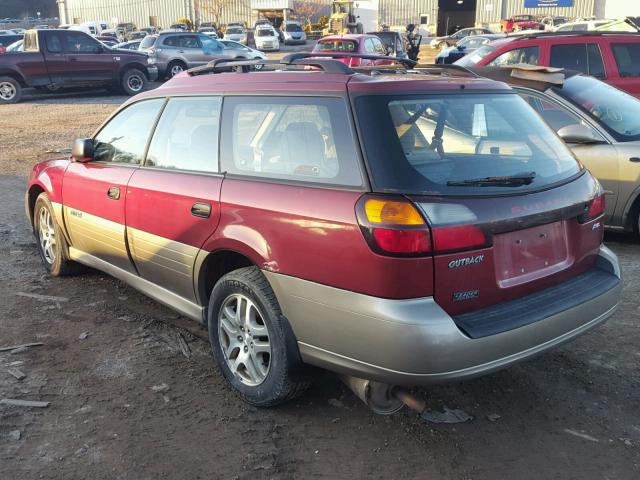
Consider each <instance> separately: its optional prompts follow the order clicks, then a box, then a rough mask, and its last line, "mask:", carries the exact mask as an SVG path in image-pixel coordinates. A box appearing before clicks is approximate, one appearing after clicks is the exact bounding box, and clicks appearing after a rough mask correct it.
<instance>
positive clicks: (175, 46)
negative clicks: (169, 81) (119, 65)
mask: <svg viewBox="0 0 640 480" xmlns="http://www.w3.org/2000/svg"><path fill="white" fill-rule="evenodd" d="M139 51H141V52H145V53H146V54H147V55H148V56H149V61H150V62H151V63H153V64H154V65H156V66H157V67H158V74H159V78H165V77H166V78H171V77H173V76H175V75H177V74H178V73H180V72H182V71H184V70H187V69H188V68H193V67H198V66H200V65H205V64H207V63H209V62H210V61H211V60H215V59H218V58H226V57H227V52H225V50H224V46H223V45H222V44H221V43H220V42H219V41H218V40H216V39H215V38H211V37H209V36H208V35H205V34H204V33H195V32H194V33H191V32H161V33H160V34H158V35H148V36H146V37H145V38H143V39H142V43H140V47H139Z"/></svg>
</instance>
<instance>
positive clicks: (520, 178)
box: [447, 172, 536, 187]
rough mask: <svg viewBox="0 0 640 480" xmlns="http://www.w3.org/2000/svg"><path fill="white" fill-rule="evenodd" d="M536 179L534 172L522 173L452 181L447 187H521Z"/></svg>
mask: <svg viewBox="0 0 640 480" xmlns="http://www.w3.org/2000/svg"><path fill="white" fill-rule="evenodd" d="M534 178H536V172H529V173H523V174H519V175H513V176H506V177H484V178H471V179H469V180H452V181H449V182H447V186H448V187H521V186H522V185H529V184H530V183H531V182H533V179H534Z"/></svg>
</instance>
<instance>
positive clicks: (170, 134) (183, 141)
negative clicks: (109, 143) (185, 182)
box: [145, 97, 222, 172]
mask: <svg viewBox="0 0 640 480" xmlns="http://www.w3.org/2000/svg"><path fill="white" fill-rule="evenodd" d="M221 104H222V101H221V99H220V98H219V97H192V98H189V97H183V98H172V99H171V100H169V103H167V106H166V107H165V108H164V110H163V111H162V117H161V118H160V121H159V122H158V126H157V127H156V130H155V132H154V134H153V140H152V141H151V145H150V146H149V152H148V153H147V160H146V162H145V165H146V166H150V167H161V168H169V169H180V170H194V171H198V172H217V171H218V130H219V124H220V105H221Z"/></svg>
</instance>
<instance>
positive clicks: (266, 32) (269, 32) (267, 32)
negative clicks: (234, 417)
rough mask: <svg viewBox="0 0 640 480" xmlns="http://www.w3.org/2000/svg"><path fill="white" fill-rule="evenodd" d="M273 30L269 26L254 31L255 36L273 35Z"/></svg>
mask: <svg viewBox="0 0 640 480" xmlns="http://www.w3.org/2000/svg"><path fill="white" fill-rule="evenodd" d="M273 35H274V32H273V30H271V29H270V28H263V29H260V30H258V31H257V32H256V37H273Z"/></svg>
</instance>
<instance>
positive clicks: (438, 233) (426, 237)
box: [356, 195, 490, 257]
mask: <svg viewBox="0 0 640 480" xmlns="http://www.w3.org/2000/svg"><path fill="white" fill-rule="evenodd" d="M356 213H357V216H358V222H359V223H360V228H361V229H362V232H363V233H364V236H365V238H366V240H367V242H368V243H369V246H370V247H371V248H372V249H373V250H374V251H375V252H377V253H380V254H383V255H392V256H403V257H416V256H424V255H428V254H432V253H451V252H459V251H464V250H471V249H476V248H481V247H485V246H488V244H489V243H490V241H489V239H488V238H487V236H486V235H485V232H484V231H483V230H482V229H481V228H479V227H477V226H476V225H472V224H462V225H438V224H431V225H429V224H428V223H427V221H426V220H425V217H423V214H422V213H420V211H419V210H418V208H417V207H416V205H414V204H413V203H412V202H411V201H409V200H407V199H406V198H404V197H376V196H370V195H365V196H364V197H362V198H361V199H360V201H359V202H358V205H357V207H356ZM447 220H449V221H450V220H451V218H447Z"/></svg>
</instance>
